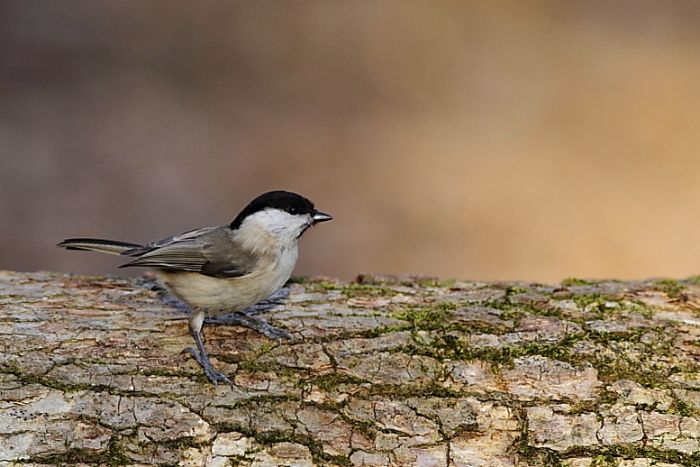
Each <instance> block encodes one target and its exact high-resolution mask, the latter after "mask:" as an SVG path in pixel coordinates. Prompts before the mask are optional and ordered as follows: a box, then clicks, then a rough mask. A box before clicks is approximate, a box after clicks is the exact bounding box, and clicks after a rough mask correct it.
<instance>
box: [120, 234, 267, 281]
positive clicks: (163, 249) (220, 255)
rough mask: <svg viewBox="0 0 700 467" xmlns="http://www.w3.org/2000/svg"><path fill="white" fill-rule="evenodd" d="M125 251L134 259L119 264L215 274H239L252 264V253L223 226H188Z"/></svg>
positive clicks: (242, 273)
mask: <svg viewBox="0 0 700 467" xmlns="http://www.w3.org/2000/svg"><path fill="white" fill-rule="evenodd" d="M127 254H128V255H130V256H135V257H136V259H134V260H133V261H131V262H128V263H126V264H123V265H121V266H120V267H132V266H145V267H152V268H160V269H168V270H176V271H190V272H198V273H201V274H206V275H210V276H216V277H238V276H243V275H245V274H248V273H249V272H250V270H251V269H252V267H253V265H254V264H253V258H252V256H251V255H250V254H249V253H247V252H245V251H243V250H242V249H241V248H240V247H239V246H238V245H237V244H236V243H235V242H234V241H233V239H232V237H231V234H230V230H229V229H228V228H227V227H205V228H202V229H196V230H190V231H188V232H184V233H182V234H178V235H174V236H172V237H168V238H164V239H163V240H159V241H157V242H153V243H150V244H148V245H146V246H145V247H144V248H142V249H134V250H132V251H129V252H127Z"/></svg>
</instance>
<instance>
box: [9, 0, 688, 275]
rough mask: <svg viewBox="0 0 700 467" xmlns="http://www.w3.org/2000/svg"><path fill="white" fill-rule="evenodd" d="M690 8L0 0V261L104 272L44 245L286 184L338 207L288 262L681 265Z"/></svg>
mask: <svg viewBox="0 0 700 467" xmlns="http://www.w3.org/2000/svg"><path fill="white" fill-rule="evenodd" d="M699 24H700V2H694V1H666V2H659V1H654V0H606V1H598V0H581V1H565V0H552V1H522V0H510V1H508V0H496V1H492V0H488V1H486V0H484V1H463V0H454V1H431V2H428V1H424V0H382V1H377V0H355V1H351V2H349V1H344V0H306V1H301V0H278V1H267V0H255V1H223V0H222V1H198V2H192V1H186V0H180V1H175V0H167V1H166V0H160V1H159V0H150V1H148V2H144V1H139V0H118V1H117V0H97V1H96V0H79V1H78V0H61V1H50V2H47V1H37V0H14V1H8V0H0V267H1V268H10V269H19V270H37V269H49V270H61V271H73V272H79V273H114V272H117V271H116V270H115V269H114V267H115V266H116V264H119V260H118V259H116V258H114V257H107V256H101V255H94V254H89V253H71V252H65V251H62V250H60V249H58V248H56V247H55V246H54V244H55V243H56V242H57V241H59V240H61V239H63V238H65V237H71V236H103V237H107V238H114V239H121V240H128V241H136V242H142V241H148V240H154V239H157V238H160V237H163V236H166V235H169V234H172V233H175V232H178V231H182V230H186V229H189V228H192V227H199V226H204V225H217V224H223V223H225V222H228V221H230V220H231V219H232V218H233V217H234V215H235V214H236V212H237V211H238V209H239V208H241V207H242V206H243V205H244V204H245V203H246V202H247V201H248V200H249V199H251V198H252V197H254V196H255V195H257V194H259V193H261V192H263V191H266V190H268V189H274V188H286V189H291V190H294V191H298V192H300V193H303V194H305V195H307V196H308V197H310V198H311V199H313V200H314V201H315V202H316V204H317V206H318V207H319V208H321V209H323V210H326V211H328V212H331V213H332V214H334V215H335V217H336V221H335V222H332V223H330V224H324V225H323V226H320V227H318V228H316V229H312V231H310V232H309V233H308V234H307V235H306V236H305V237H304V239H303V240H302V245H301V249H302V252H301V260H300V264H299V266H298V269H297V272H298V273H300V274H324V275H332V276H339V277H341V278H352V277H353V276H354V275H355V274H357V273H359V272H384V273H422V274H429V275H437V276H441V277H460V278H475V279H529V280H541V281H555V280H560V279H562V278H565V277H570V276H576V277H592V278H600V277H618V278H637V277H648V276H688V275H691V274H696V273H698V272H700V131H699V130H700V28H699V27H698V25H699ZM136 272H141V271H136ZM119 273H126V272H125V271H119Z"/></svg>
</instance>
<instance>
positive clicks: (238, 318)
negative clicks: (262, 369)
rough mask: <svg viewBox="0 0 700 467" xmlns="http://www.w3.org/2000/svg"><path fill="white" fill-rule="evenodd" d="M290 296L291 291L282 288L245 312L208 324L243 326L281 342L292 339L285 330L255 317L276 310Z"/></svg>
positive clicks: (225, 316)
mask: <svg viewBox="0 0 700 467" xmlns="http://www.w3.org/2000/svg"><path fill="white" fill-rule="evenodd" d="M288 296H289V289H285V288H282V289H280V290H278V291H277V292H275V293H273V294H272V295H270V296H269V297H268V298H266V299H265V300H263V301H261V302H258V303H256V304H255V305H252V306H250V307H248V308H246V309H245V310H243V311H239V312H236V313H232V314H228V315H222V316H217V317H216V318H207V323H208V324H233V325H238V326H243V327H246V328H248V329H252V330H253V331H256V332H259V333H260V334H262V335H263V336H265V337H268V338H270V339H273V340H276V341H279V340H282V339H291V338H292V335H291V334H290V333H289V332H288V331H285V330H284V329H280V328H277V327H275V326H272V325H271V324H270V323H268V322H267V321H265V320H263V319H261V318H257V317H256V316H255V315H258V314H260V313H263V312H265V311H267V310H270V309H272V308H274V307H275V306H277V305H280V304H282V303H283V302H284V299H285V298H287V297H288Z"/></svg>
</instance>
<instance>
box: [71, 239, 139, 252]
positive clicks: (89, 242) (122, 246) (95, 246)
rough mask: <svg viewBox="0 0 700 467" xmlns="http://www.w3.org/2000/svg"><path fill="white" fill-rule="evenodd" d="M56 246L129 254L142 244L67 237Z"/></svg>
mask: <svg viewBox="0 0 700 467" xmlns="http://www.w3.org/2000/svg"><path fill="white" fill-rule="evenodd" d="M57 246H60V247H63V248H65V249H66V250H81V251H97V252H99V253H108V254H110V255H124V254H129V251H131V250H135V249H142V248H143V245H138V244H136V243H126V242H118V241H114V240H102V239H99V238H69V239H67V240H63V241H62V242H61V243H59V244H58V245H57Z"/></svg>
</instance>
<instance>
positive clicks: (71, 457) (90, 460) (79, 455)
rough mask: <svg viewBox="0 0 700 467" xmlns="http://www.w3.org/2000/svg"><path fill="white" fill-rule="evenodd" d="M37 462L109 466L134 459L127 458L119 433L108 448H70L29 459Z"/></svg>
mask: <svg viewBox="0 0 700 467" xmlns="http://www.w3.org/2000/svg"><path fill="white" fill-rule="evenodd" d="M28 462H32V463H36V464H53V465H71V464H77V463H85V464H100V465H108V466H116V465H129V464H132V463H133V461H132V460H130V459H129V458H127V456H126V455H125V454H124V452H123V451H122V449H121V446H120V445H119V443H118V439H117V435H113V436H112V438H110V440H109V444H108V445H107V449H105V450H102V451H94V450H91V449H69V450H67V451H66V452H63V453H60V454H51V455H48V456H36V457H32V458H31V459H29V460H28Z"/></svg>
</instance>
